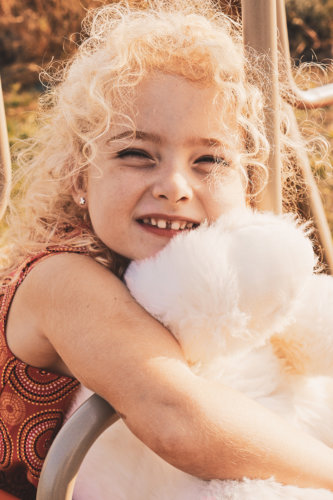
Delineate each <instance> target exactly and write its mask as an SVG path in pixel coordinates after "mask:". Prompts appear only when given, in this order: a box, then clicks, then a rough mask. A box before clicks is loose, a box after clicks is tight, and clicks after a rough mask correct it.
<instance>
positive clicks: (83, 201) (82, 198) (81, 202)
mask: <svg viewBox="0 0 333 500" xmlns="http://www.w3.org/2000/svg"><path fill="white" fill-rule="evenodd" d="M79 203H80V205H85V204H86V199H85V198H84V197H83V196H81V197H80V201H79Z"/></svg>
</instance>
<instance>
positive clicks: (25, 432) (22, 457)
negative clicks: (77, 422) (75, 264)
mask: <svg viewBox="0 0 333 500" xmlns="http://www.w3.org/2000/svg"><path fill="white" fill-rule="evenodd" d="M59 252H76V253H83V252H84V250H83V249H82V250H81V249H71V248H68V247H63V248H59V247H57V248H49V249H47V250H45V251H44V252H42V253H40V254H38V255H35V256H33V257H30V258H29V259H27V260H26V261H25V262H24V263H23V264H22V266H20V268H19V270H18V272H16V273H15V274H16V276H17V279H15V281H14V282H8V283H7V284H6V282H5V283H4V284H3V286H2V288H1V289H0V490H4V491H6V492H8V493H11V494H12V495H15V496H16V497H18V498H20V499H22V500H32V499H35V497H36V486H37V484H38V480H39V476H40V472H41V469H42V465H43V462H44V459H45V456H46V453H47V451H48V450H49V448H50V445H51V443H52V441H53V439H54V438H55V436H56V434H57V432H58V431H59V429H60V428H61V426H62V424H63V421H64V416H65V414H66V411H67V410H68V408H69V406H70V404H71V402H72V399H73V396H74V394H75V392H76V391H77V389H78V388H79V385H80V384H79V382H78V381H77V380H75V379H74V378H71V377H67V376H60V375H59V374H55V373H51V372H48V371H46V370H43V369H41V368H35V367H33V366H29V365H27V364H26V363H23V362H22V361H20V360H19V359H18V358H16V357H15V356H14V355H13V353H12V352H11V351H10V349H9V347H8V345H7V341H6V336H5V326H6V320H7V316H8V311H9V308H10V304H11V302H12V299H13V297H14V294H15V292H16V290H17V288H18V286H19V285H20V283H22V281H23V280H24V278H25V277H26V276H27V274H28V273H29V271H30V270H31V269H33V267H34V266H35V264H36V263H38V262H40V261H41V260H42V259H44V258H46V257H48V256H50V255H52V254H55V253H59Z"/></svg>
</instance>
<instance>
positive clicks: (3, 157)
mask: <svg viewBox="0 0 333 500" xmlns="http://www.w3.org/2000/svg"><path fill="white" fill-rule="evenodd" d="M11 182H12V167H11V161H10V150H9V141H8V132H7V124H6V114H5V105H4V100H3V93H2V86H1V78H0V219H2V217H3V216H4V213H5V211H6V208H7V205H8V202H9V197H10V191H11Z"/></svg>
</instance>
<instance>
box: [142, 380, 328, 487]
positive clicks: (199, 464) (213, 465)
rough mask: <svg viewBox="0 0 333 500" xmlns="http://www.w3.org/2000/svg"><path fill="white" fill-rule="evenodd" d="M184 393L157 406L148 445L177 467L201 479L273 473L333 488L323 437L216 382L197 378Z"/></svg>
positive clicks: (295, 481)
mask: <svg viewBox="0 0 333 500" xmlns="http://www.w3.org/2000/svg"><path fill="white" fill-rule="evenodd" d="M187 394H188V395H190V397H188V396H186V398H185V400H184V401H183V403H184V404H182V403H181V404H175V405H172V404H170V403H169V404H168V405H166V407H165V408H164V411H163V410H162V411H161V414H160V415H159V418H158V419H157V420H158V421H157V422H156V423H157V426H158V429H159V433H160V436H157V438H156V441H152V436H153V435H154V429H152V427H151V426H150V428H149V434H150V435H149V438H148V443H147V444H149V445H150V446H151V447H152V448H153V449H155V451H156V452H157V453H158V454H159V455H161V456H162V457H163V458H164V459H165V460H167V461H168V462H170V463H171V464H173V465H174V466H175V467H177V468H179V469H182V470H184V471H186V472H188V473H190V474H192V475H195V476H198V477H201V478H203V479H211V478H219V479H236V480H237V479H242V478H243V477H248V478H252V479H254V478H262V479H265V478H268V477H271V476H274V477H275V479H276V480H277V481H279V482H281V483H284V484H292V485H297V486H300V487H313V488H326V489H331V490H333V451H332V450H331V449H330V448H328V447H327V446H325V445H324V444H322V443H321V442H319V441H317V440H316V439H313V438H312V437H310V436H308V435H307V434H305V433H303V432H302V431H300V430H299V429H297V428H294V427H292V426H291V425H290V424H288V423H287V422H285V421H284V420H283V419H282V418H280V417H279V416H277V415H275V414H274V413H272V412H270V411H269V410H267V409H265V408H263V407H262V406H261V405H259V404H257V403H256V402H254V401H252V400H250V399H248V398H247V397H245V396H243V395H242V394H240V393H238V392H236V391H233V390H232V389H229V388H227V387H224V386H221V385H220V384H213V383H212V382H210V381H209V382H208V381H205V380H203V379H200V378H197V379H196V386H195V387H193V391H192V392H191V388H190V387H188V388H187ZM152 422H153V419H151V420H150V423H151V424H152ZM157 432H158V430H157ZM149 441H150V443H149Z"/></svg>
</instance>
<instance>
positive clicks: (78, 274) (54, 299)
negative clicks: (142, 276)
mask: <svg viewBox="0 0 333 500" xmlns="http://www.w3.org/2000/svg"><path fill="white" fill-rule="evenodd" d="M96 273H98V274H102V275H107V277H108V281H109V288H110V289H111V288H112V283H114V284H117V285H118V287H119V288H120V289H121V288H124V287H123V285H122V283H121V282H120V281H119V280H118V279H117V278H116V277H115V276H113V275H112V274H111V273H110V272H108V271H107V270H106V269H103V268H102V266H100V265H98V264H97V263H96V262H95V261H94V260H93V259H91V258H90V257H88V256H86V255H82V254H76V253H59V254H54V255H50V256H48V258H46V259H43V260H41V261H40V262H38V263H37V264H36V265H35V267H34V268H33V269H32V270H31V271H30V273H29V274H28V276H27V277H26V278H25V279H24V281H23V282H22V284H21V285H20V286H19V287H18V290H17V292H16V293H15V296H14V298H13V302H12V305H11V308H10V312H9V317H8V321H7V326H6V330H7V331H6V335H7V341H8V344H9V347H10V349H11V350H12V351H13V353H14V354H15V355H16V356H17V357H18V358H19V359H21V360H22V361H24V362H26V363H28V364H30V365H33V366H40V367H42V368H50V369H55V370H59V371H61V372H63V373H64V374H68V375H70V374H71V371H70V369H69V368H68V367H66V366H65V365H64V363H63V362H62V361H61V359H60V358H59V355H58V353H57V352H56V351H55V349H54V347H53V346H52V343H51V342H50V340H49V339H48V336H47V335H44V332H43V318H50V317H51V313H52V314H54V313H55V312H56V316H57V317H58V319H59V320H60V316H61V315H62V310H63V308H62V303H67V305H68V306H69V307H75V304H76V303H77V304H79V302H80V291H81V292H82V293H84V286H83V283H86V284H88V283H89V281H94V278H95V276H96Z"/></svg>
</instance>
